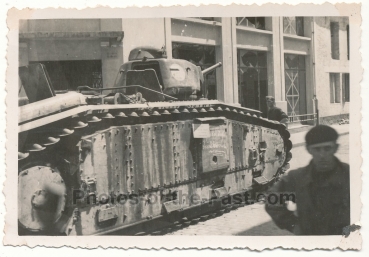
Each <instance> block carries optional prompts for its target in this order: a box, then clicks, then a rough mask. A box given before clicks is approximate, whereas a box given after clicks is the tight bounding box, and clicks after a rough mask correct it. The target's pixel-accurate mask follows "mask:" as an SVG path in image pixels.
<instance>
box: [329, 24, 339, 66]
mask: <svg viewBox="0 0 369 257" xmlns="http://www.w3.org/2000/svg"><path fill="white" fill-rule="evenodd" d="M331 53H332V59H335V60H339V59H340V40H339V23H338V22H331Z"/></svg>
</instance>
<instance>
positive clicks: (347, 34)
mask: <svg viewBox="0 0 369 257" xmlns="http://www.w3.org/2000/svg"><path fill="white" fill-rule="evenodd" d="M346 36H347V60H350V25H347V26H346Z"/></svg>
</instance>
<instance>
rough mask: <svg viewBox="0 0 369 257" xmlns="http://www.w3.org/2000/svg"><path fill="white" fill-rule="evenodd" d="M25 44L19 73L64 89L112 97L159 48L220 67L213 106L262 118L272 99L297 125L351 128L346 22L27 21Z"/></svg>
mask: <svg viewBox="0 0 369 257" xmlns="http://www.w3.org/2000/svg"><path fill="white" fill-rule="evenodd" d="M19 39H20V61H19V62H20V66H21V65H27V64H29V63H32V62H42V63H44V64H45V65H46V67H47V70H48V72H49V74H50V77H51V79H52V81H53V80H54V81H56V82H55V83H54V82H53V84H54V86H55V84H57V86H56V87H57V88H58V89H69V90H73V89H74V88H75V87H76V86H78V85H83V84H85V85H89V86H95V87H112V86H114V80H115V78H116V74H117V72H118V69H119V66H120V65H121V64H122V63H123V62H126V61H128V56H129V52H130V51H131V50H132V49H133V48H135V47H137V46H153V47H157V48H164V49H165V50H166V52H167V56H168V58H181V59H187V60H188V61H191V62H193V63H195V64H197V65H199V66H201V68H203V69H205V68H207V67H209V66H211V65H213V64H215V63H217V62H222V64H223V65H222V67H221V68H218V69H217V70H215V71H213V72H211V73H209V74H207V76H206V80H205V87H204V88H205V89H204V92H203V94H204V96H205V97H207V98H209V99H218V100H221V101H224V102H226V103H230V104H236V105H241V106H244V107H247V108H253V109H258V110H261V111H262V112H263V113H264V115H265V113H266V110H267V109H266V102H265V96H267V95H271V96H274V97H275V99H276V103H277V106H279V107H280V108H282V109H283V110H284V111H285V112H286V113H287V114H288V116H289V117H290V122H291V123H296V124H300V123H303V124H306V123H308V124H312V123H313V122H314V121H313V120H314V117H315V116H314V114H315V113H317V111H319V117H320V122H321V123H330V124H331V123H335V122H337V121H338V120H340V119H343V118H344V119H347V118H348V113H349V95H350V90H349V89H350V79H349V78H350V76H349V19H348V17H233V18H216V17H199V18H152V19H96V20H24V21H22V22H21V26H20V35H19ZM67 84H68V86H66V85H67Z"/></svg>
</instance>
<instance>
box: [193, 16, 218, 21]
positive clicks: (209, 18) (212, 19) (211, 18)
mask: <svg viewBox="0 0 369 257" xmlns="http://www.w3.org/2000/svg"><path fill="white" fill-rule="evenodd" d="M193 18H194V19H199V20H204V21H215V19H214V17H193Z"/></svg>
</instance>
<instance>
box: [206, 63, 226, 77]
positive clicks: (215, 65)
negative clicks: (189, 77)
mask: <svg viewBox="0 0 369 257" xmlns="http://www.w3.org/2000/svg"><path fill="white" fill-rule="evenodd" d="M221 66H222V63H221V62H218V63H216V64H214V65H213V66H210V67H209V68H207V69H205V70H203V71H201V72H202V75H205V74H206V73H209V72H210V71H212V70H214V69H216V68H218V67H221Z"/></svg>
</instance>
